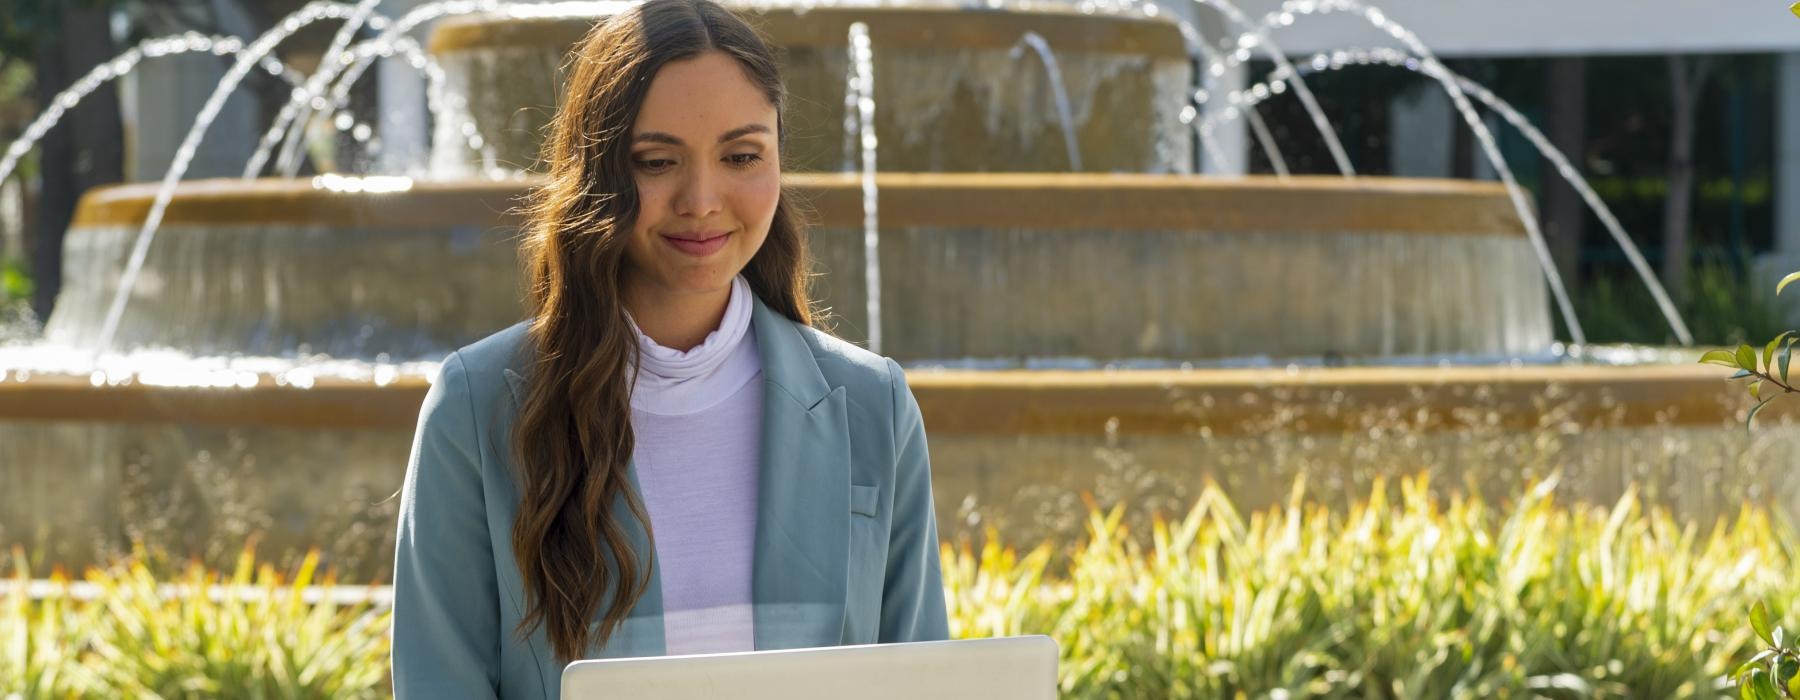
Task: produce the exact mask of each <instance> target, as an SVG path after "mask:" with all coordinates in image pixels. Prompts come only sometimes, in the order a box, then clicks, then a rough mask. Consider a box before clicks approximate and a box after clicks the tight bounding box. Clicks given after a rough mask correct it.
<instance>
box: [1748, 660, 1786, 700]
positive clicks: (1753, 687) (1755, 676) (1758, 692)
mask: <svg viewBox="0 0 1800 700" xmlns="http://www.w3.org/2000/svg"><path fill="white" fill-rule="evenodd" d="M1738 697H1740V698H1744V700H1781V696H1780V695H1778V694H1776V692H1775V686H1774V684H1772V683H1770V682H1769V672H1768V671H1765V670H1763V669H1760V668H1758V669H1752V670H1751V671H1750V680H1749V682H1747V683H1744V684H1743V685H1740V686H1738Z"/></svg>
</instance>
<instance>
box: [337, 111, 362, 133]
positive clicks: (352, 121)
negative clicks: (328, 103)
mask: <svg viewBox="0 0 1800 700" xmlns="http://www.w3.org/2000/svg"><path fill="white" fill-rule="evenodd" d="M331 123H332V125H333V126H336V127H337V130H338V131H349V130H350V127H352V126H356V118H355V117H352V116H350V114H349V113H348V112H339V113H338V115H337V117H336V118H335V119H332V120H331Z"/></svg>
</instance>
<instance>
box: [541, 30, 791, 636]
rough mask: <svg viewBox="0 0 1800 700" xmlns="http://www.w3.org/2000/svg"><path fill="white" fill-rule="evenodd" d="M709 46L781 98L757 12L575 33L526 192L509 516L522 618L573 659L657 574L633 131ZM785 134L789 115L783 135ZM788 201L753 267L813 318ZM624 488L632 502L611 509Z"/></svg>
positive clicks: (757, 285)
mask: <svg viewBox="0 0 1800 700" xmlns="http://www.w3.org/2000/svg"><path fill="white" fill-rule="evenodd" d="M707 51H722V52H724V53H725V54H726V55H728V56H731V57H732V58H735V59H737V62H738V64H739V65H741V66H742V67H743V69H744V75H745V76H746V77H747V78H748V79H749V80H750V81H751V82H752V83H754V84H755V85H756V86H757V87H758V88H760V89H761V90H762V92H763V95H764V96H765V97H767V98H768V100H769V103H770V104H772V105H774V107H775V110H776V113H777V115H779V114H780V113H781V111H782V107H783V103H784V101H785V100H784V90H783V88H782V82H781V76H780V73H779V71H778V70H777V68H776V64H775V59H774V56H773V55H772V54H771V52H770V50H769V47H768V45H767V44H766V43H765V42H764V41H763V40H762V38H761V37H759V36H758V35H757V34H756V32H755V31H754V30H752V29H751V28H750V26H749V25H747V24H745V23H744V21H743V20H741V19H739V18H738V17H737V16H735V15H733V14H732V13H731V12H729V11H727V10H726V9H724V8H723V7H720V6H719V5H718V4H716V3H713V2H711V1H710V0H649V1H648V2H645V3H643V4H641V5H638V6H636V7H633V8H631V9H628V10H625V11H624V12H622V13H620V14H618V15H615V16H613V17H611V18H608V19H606V20H605V21H603V22H601V23H599V24H597V25H596V26H595V27H594V28H593V30H591V31H590V32H589V33H588V35H587V37H586V38H585V39H583V40H582V42H581V44H580V45H579V46H578V47H577V48H576V51H575V53H574V55H573V56H572V57H571V59H570V63H569V65H568V66H567V67H566V69H565V72H566V74H567V75H568V82H567V85H566V87H565V90H566V93H565V95H564V97H563V99H562V105H561V108H560V109H559V110H558V111H557V114H556V117H555V119H554V120H552V122H551V123H550V127H549V129H550V134H549V136H548V139H547V140H546V142H545V144H544V152H543V158H544V161H545V166H546V167H547V169H548V178H547V181H546V182H544V184H543V185H542V186H541V187H540V188H538V189H537V190H536V191H534V192H533V193H532V198H531V201H530V204H529V207H528V214H527V216H528V224H527V226H526V229H525V236H524V241H523V243H522V246H521V247H522V251H521V253H522V255H521V258H522V259H523V264H524V266H525V276H526V279H527V281H528V284H529V289H528V291H527V297H528V302H527V309H528V312H529V316H530V324H529V331H528V337H529V342H528V343H527V346H528V347H527V349H526V352H528V353H530V354H529V358H530V360H531V362H530V365H529V374H530V376H529V377H528V381H527V385H528V388H527V389H526V392H525V396H524V399H523V401H522V402H521V404H520V407H519V416H518V419H517V421H516V423H515V424H514V428H513V445H514V446H515V448H516V453H515V455H513V456H514V459H515V460H516V473H515V478H516V480H517V482H518V484H519V510H518V515H517V517H516V518H515V519H514V520H513V529H512V545H513V552H514V556H515V557H516V558H517V563H518V566H519V573H520V575H521V577H522V579H523V581H524V587H525V595H526V611H525V615H524V619H522V620H520V622H519V626H518V628H517V629H516V630H515V632H516V633H517V634H518V635H520V637H525V636H527V635H529V634H530V633H531V632H532V631H533V630H535V629H536V628H537V626H538V625H543V626H544V628H545V631H546V636H548V637H549V640H550V645H551V647H552V648H553V649H554V650H555V652H556V655H557V657H558V658H560V659H562V660H563V661H572V660H575V659H580V658H583V657H584V656H586V652H587V650H588V649H589V648H590V647H593V646H598V645H604V644H605V643H606V641H607V640H608V639H610V638H611V637H612V634H613V632H614V631H615V630H616V629H617V628H618V626H619V624H620V623H621V622H622V621H623V620H624V618H625V617H626V615H627V614H628V613H629V612H630V611H631V608H632V606H633V605H635V604H636V603H637V601H638V598H640V597H641V596H642V595H643V594H644V591H645V589H646V588H648V587H649V582H650V571H649V569H648V568H647V567H642V566H640V565H639V555H640V554H641V553H639V552H635V551H633V550H632V547H631V542H630V540H629V539H628V535H627V530H626V529H625V526H624V523H623V522H622V518H623V517H625V516H627V515H629V517H634V518H636V519H637V521H638V522H639V523H640V524H642V526H643V528H644V531H645V532H647V533H648V532H650V519H649V515H648V513H647V512H646V511H645V509H644V505H643V502H642V501H641V500H640V499H639V498H638V496H637V494H635V493H633V491H632V490H631V489H630V488H629V487H628V484H627V482H626V469H627V465H628V463H629V460H630V459H631V454H632V449H633V446H634V444H635V443H634V440H633V437H632V433H631V422H630V419H631V397H630V393H631V385H632V378H631V377H629V376H627V372H628V368H630V367H633V366H636V364H637V363H636V352H637V341H636V339H635V337H634V335H633V332H632V331H631V329H630V326H628V325H627V321H626V315H625V308H624V305H623V295H622V292H623V290H622V288H621V279H622V275H621V273H622V272H623V269H622V265H623V264H625V256H624V253H625V246H626V238H627V237H628V236H629V235H630V233H631V229H632V224H633V222H634V221H635V219H636V217H637V212H638V198H637V191H636V188H635V186H634V184H633V180H632V171H631V167H630V166H631V163H630V161H629V156H630V135H631V126H632V124H633V123H634V122H635V121H636V120H637V116H638V111H639V109H640V108H641V106H642V105H643V102H644V97H645V95H646V94H648V92H649V89H650V81H651V79H652V78H653V77H654V76H655V75H656V73H657V71H658V70H659V69H661V68H662V67H663V66H664V65H665V64H667V63H669V62H671V61H678V60H682V59H687V58H693V57H695V56H698V55H700V54H701V53H704V52H707ZM784 134H785V132H784V130H783V129H782V128H781V126H780V120H779V117H778V119H777V128H776V135H777V140H778V141H780V142H785V141H786V139H785V138H784ZM792 200H793V197H792V196H791V195H790V193H788V192H786V191H785V190H784V191H783V193H782V195H781V198H780V202H779V203H778V204H777V205H776V208H775V216H774V221H773V223H771V224H770V226H769V235H768V237H767V239H765V241H764V243H763V245H762V247H761V248H760V249H759V250H758V251H757V253H756V255H755V256H754V257H752V258H751V259H750V262H749V264H748V265H746V267H745V269H744V270H743V275H744V277H745V279H747V280H748V281H749V282H750V287H751V289H752V291H754V292H755V293H756V296H757V297H758V298H760V299H762V300H763V302H764V303H766V304H768V305H769V306H770V307H771V308H773V309H775V310H776V311H778V312H780V313H781V314H783V315H785V316H787V317H788V318H790V319H792V320H794V321H796V322H799V323H802V324H808V325H810V324H811V322H812V312H811V309H810V302H809V300H808V297H807V293H806V285H807V269H808V266H809V261H808V257H807V249H806V237H805V228H804V225H803V223H802V222H801V221H799V220H798V218H797V217H798V213H797V210H796V209H795V208H794V206H793V204H792ZM620 496H623V499H624V503H625V504H626V506H627V507H628V509H629V511H630V513H629V514H626V513H614V512H611V511H613V510H615V509H614V508H612V506H613V501H614V499H615V498H617V497H620ZM609 590H610V591H611V592H612V595H611V596H610V597H608V598H607V599H606V600H602V598H603V597H606V596H605V593H606V592H607V591H609ZM597 613H599V614H601V615H602V616H601V618H600V620H599V624H598V625H597V626H594V625H593V624H592V623H593V621H594V618H595V615H596V614H597Z"/></svg>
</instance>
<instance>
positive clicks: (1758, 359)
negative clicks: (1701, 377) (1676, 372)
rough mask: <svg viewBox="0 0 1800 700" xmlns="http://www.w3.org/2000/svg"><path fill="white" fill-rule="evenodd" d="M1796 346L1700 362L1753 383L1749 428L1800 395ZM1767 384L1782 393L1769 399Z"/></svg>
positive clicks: (1784, 343)
mask: <svg viewBox="0 0 1800 700" xmlns="http://www.w3.org/2000/svg"><path fill="white" fill-rule="evenodd" d="M1794 8H1795V10H1794V12H1795V14H1800V4H1795V5H1794ZM1794 282H1800V272H1795V273H1793V274H1791V275H1788V276H1787V277H1783V278H1781V282H1779V283H1777V284H1776V285H1775V295H1776V296H1780V295H1781V290H1783V289H1786V288H1787V286H1788V285H1790V284H1793V283H1794ZM1795 343H1800V335H1797V334H1796V333H1795V331H1785V332H1783V333H1782V334H1781V335H1778V336H1775V339H1774V340H1771V341H1769V344H1768V345H1765V346H1763V350H1762V353H1761V354H1760V355H1759V354H1758V353H1757V352H1756V348H1753V347H1751V346H1749V345H1747V344H1745V345H1739V346H1737V349H1736V350H1713V351H1710V352H1707V353H1706V354H1705V355H1701V356H1700V362H1702V363H1704V364H1709V365H1719V366H1721V367H1730V368H1732V369H1735V370H1737V374H1733V375H1731V378H1732V379H1746V380H1749V383H1750V398H1753V399H1756V406H1755V407H1753V408H1751V409H1750V415H1749V417H1747V418H1745V419H1744V427H1745V428H1746V429H1748V428H1749V427H1750V426H1752V425H1753V424H1754V423H1755V421H1756V414H1757V413H1760V412H1761V411H1762V409H1763V407H1764V406H1767V405H1769V402H1770V401H1774V400H1775V398H1776V397H1778V396H1783V395H1786V394H1793V393H1800V388H1795V386H1794V382H1793V381H1792V380H1791V379H1789V377H1788V366H1789V364H1790V362H1791V361H1792V360H1793V357H1794V344H1795ZM1765 385H1769V386H1773V387H1775V388H1776V389H1779V390H1780V391H1779V392H1778V393H1770V394H1769V395H1768V396H1766V397H1765V396H1763V394H1764V393H1765V392H1764V390H1763V387H1764V386H1765Z"/></svg>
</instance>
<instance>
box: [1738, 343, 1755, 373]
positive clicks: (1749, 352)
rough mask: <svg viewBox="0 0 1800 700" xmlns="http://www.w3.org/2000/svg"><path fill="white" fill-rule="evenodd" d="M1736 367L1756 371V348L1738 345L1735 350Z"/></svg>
mask: <svg viewBox="0 0 1800 700" xmlns="http://www.w3.org/2000/svg"><path fill="white" fill-rule="evenodd" d="M1737 366H1739V367H1742V368H1744V369H1748V370H1755V369H1756V348H1752V347H1750V346H1749V345H1739V346H1738V349H1737Z"/></svg>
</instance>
